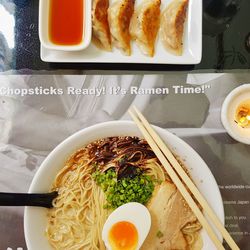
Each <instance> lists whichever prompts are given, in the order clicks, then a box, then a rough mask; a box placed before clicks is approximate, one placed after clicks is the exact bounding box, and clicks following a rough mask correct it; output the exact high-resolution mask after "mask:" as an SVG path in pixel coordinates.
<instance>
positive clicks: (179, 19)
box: [161, 0, 188, 55]
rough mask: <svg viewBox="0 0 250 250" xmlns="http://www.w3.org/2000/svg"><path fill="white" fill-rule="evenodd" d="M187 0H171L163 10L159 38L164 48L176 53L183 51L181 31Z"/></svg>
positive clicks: (182, 31) (182, 29) (182, 30)
mask: <svg viewBox="0 0 250 250" xmlns="http://www.w3.org/2000/svg"><path fill="white" fill-rule="evenodd" d="M187 7H188V0H173V1H172V2H171V3H170V4H169V5H168V6H167V8H166V9H165V10H164V11H163V14H162V20H161V39H162V42H163V44H164V46H165V48H166V49H167V50H168V51H170V52H172V53H173V54H176V55H182V53H183V33H184V23H185V20H186V12H187Z"/></svg>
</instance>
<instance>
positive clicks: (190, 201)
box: [129, 110, 225, 250]
mask: <svg viewBox="0 0 250 250" xmlns="http://www.w3.org/2000/svg"><path fill="white" fill-rule="evenodd" d="M129 114H130V116H131V117H132V119H133V120H134V122H135V123H136V125H137V126H138V128H139V129H140V131H141V133H142V134H143V136H144V138H145V139H146V140H147V142H148V144H149V146H150V147H151V148H152V150H153V151H154V153H155V155H156V156H157V158H158V159H159V161H160V162H161V164H162V165H163V166H164V168H165V169H166V171H167V173H168V175H169V176H170V178H171V179H172V181H173V183H174V184H175V185H176V187H177V189H178V190H179V192H180V193H181V195H182V196H183V198H184V199H185V200H186V202H187V204H188V205H189V207H190V208H191V209H192V211H193V213H194V214H195V216H196V217H197V219H198V220H199V222H200V223H201V225H202V227H203V228H204V229H205V230H206V231H207V233H208V235H209V236H210V238H211V240H212V241H213V242H214V244H215V246H216V247H217V249H219V250H225V248H224V247H223V245H222V243H221V242H220V240H219V239H218V238H217V236H216V234H215V233H214V231H213V229H212V227H211V226H210V224H209V223H208V222H207V220H206V219H205V217H204V216H203V214H202V212H201V210H200V209H199V207H198V206H197V204H196V203H195V201H194V200H193V198H192V197H191V195H190V194H189V192H188V191H187V189H186V187H185V186H184V184H183V183H182V181H181V180H180V178H179V177H178V175H177V174H176V172H175V171H174V169H173V168H172V166H171V165H170V163H169V162H168V160H167V159H166V158H165V156H164V154H163V153H162V151H161V150H160V149H159V147H158V146H157V144H156V143H155V141H154V140H153V138H152V137H151V135H150V134H149V133H148V131H147V130H146V128H145V127H144V125H143V124H142V123H141V121H140V120H139V119H138V118H137V116H136V115H135V114H134V113H133V111H132V110H129Z"/></svg>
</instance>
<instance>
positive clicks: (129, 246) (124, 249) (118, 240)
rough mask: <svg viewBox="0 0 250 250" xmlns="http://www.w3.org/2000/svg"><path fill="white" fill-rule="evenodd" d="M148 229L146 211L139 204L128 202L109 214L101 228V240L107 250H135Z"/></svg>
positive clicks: (149, 222)
mask: <svg viewBox="0 0 250 250" xmlns="http://www.w3.org/2000/svg"><path fill="white" fill-rule="evenodd" d="M150 227H151V216H150V213H149V211H148V209H147V208H146V207H145V206H143V205H142V204H140V203H137V202H130V203H127V204H125V205H122V206H120V207H118V208H117V209H116V210H114V211H113V212H112V213H111V214H110V216H109V217H108V219H107V220H106V222H105V224H104V226H103V230H102V239H103V241H104V243H105V245H106V247H107V249H108V250H137V249H140V247H141V246H142V244H143V242H144V241H145V239H146V237H147V235H148V232H149V230H150Z"/></svg>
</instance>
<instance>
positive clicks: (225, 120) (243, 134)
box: [221, 84, 250, 145]
mask: <svg viewBox="0 0 250 250" xmlns="http://www.w3.org/2000/svg"><path fill="white" fill-rule="evenodd" d="M247 100H250V84H244V85H241V86H240V87H237V88H235V89H234V90H233V91H232V92H230V93H229V95H228V96H227V97H226V99H225V101H224V103H223V105H222V110H221V121H222V124H223V126H224V128H225V129H226V131H227V132H228V134H229V135H230V136H231V137H232V138H233V139H235V140H236V141H238V142H241V143H244V144H248V145H250V128H243V127H241V126H239V125H238V124H237V122H236V121H235V115H236V113H237V109H238V107H239V106H240V105H241V104H242V103H244V102H245V101H247Z"/></svg>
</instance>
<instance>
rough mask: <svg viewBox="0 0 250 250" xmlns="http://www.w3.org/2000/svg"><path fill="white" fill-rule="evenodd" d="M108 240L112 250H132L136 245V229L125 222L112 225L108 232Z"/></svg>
mask: <svg viewBox="0 0 250 250" xmlns="http://www.w3.org/2000/svg"><path fill="white" fill-rule="evenodd" d="M108 238H109V243H110V245H111V247H112V250H134V249H136V247H137V244H138V232H137V229H136V227H135V226H134V225H133V224H132V223H130V222H127V221H120V222H117V223H116V224H114V225H113V226H112V228H111V229H110V231H109V236H108Z"/></svg>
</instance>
